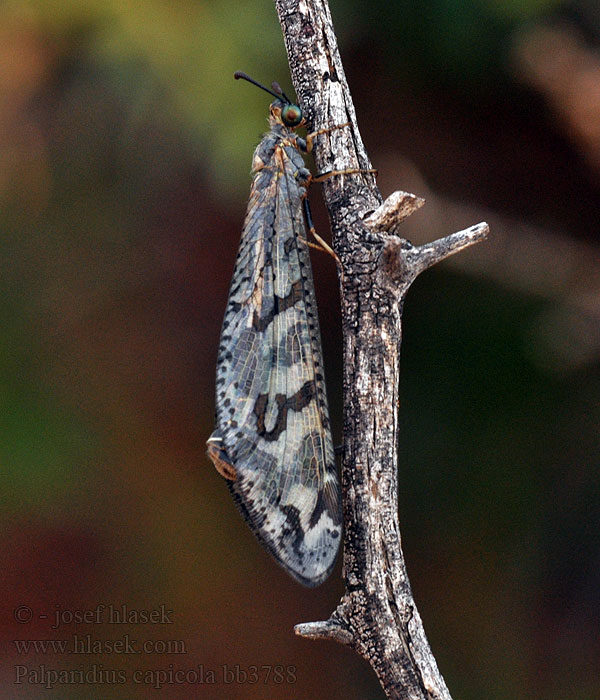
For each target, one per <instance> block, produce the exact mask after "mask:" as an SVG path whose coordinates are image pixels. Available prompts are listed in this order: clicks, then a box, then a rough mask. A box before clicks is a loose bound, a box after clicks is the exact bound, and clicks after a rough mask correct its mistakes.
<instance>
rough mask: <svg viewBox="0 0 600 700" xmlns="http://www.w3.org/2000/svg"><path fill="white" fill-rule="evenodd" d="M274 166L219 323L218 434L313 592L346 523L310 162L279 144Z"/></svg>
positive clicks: (260, 185)
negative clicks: (308, 225) (321, 315)
mask: <svg viewBox="0 0 600 700" xmlns="http://www.w3.org/2000/svg"><path fill="white" fill-rule="evenodd" d="M259 148H260V147H259ZM266 165H267V167H266V168H264V169H262V170H260V171H259V172H258V174H257V175H256V176H255V180H254V183H253V187H252V192H251V197H250V201H249V205H248V212H247V215H246V220H245V223H244V229H243V233H242V240H241V243H240V250H239V254H238V259H237V261H236V268H235V273H234V277H233V280H232V286H231V291H230V297H229V302H228V306H227V311H226V315H225V321H224V324H223V334H222V338H221V347H220V351H219V363H218V370H217V429H216V430H215V433H214V434H213V436H214V437H216V438H218V439H221V440H222V443H221V448H222V452H221V454H222V455H223V456H224V457H225V459H226V461H227V462H229V463H230V464H231V465H232V466H233V467H234V469H235V474H236V479H235V481H230V482H228V483H229V486H230V489H231V491H232V493H233V495H234V498H235V499H236V501H237V503H238V506H239V507H240V509H241V511H242V513H243V514H244V516H245V518H246V519H247V521H248V523H249V525H250V526H251V528H252V529H253V530H254V532H255V534H256V535H257V536H258V537H259V539H261V540H262V541H263V543H264V544H265V546H266V547H267V548H268V549H269V550H270V551H271V552H272V554H273V555H274V556H275V557H276V558H277V559H278V561H279V562H280V563H281V564H282V565H283V566H284V567H285V568H286V569H287V570H288V571H289V572H290V573H291V574H292V575H293V576H294V577H295V578H297V579H298V580H300V581H301V582H303V583H305V584H307V585H316V584H317V583H320V582H321V581H322V580H324V579H325V578H326V577H327V575H328V574H329V572H330V570H331V567H332V566H333V563H334V561H335V555H336V552H337V549H338V545H339V539H340V514H339V498H338V485H337V476H336V472H335V465H334V456H333V445H332V441H331V432H330V427H329V416H328V411H327V400H326V395H325V384H324V375H323V366H322V358H321V342H320V335H319V328H318V320H317V316H316V303H315V298H314V289H313V282H312V274H311V268H310V260H309V256H308V250H307V245H306V233H305V225H304V218H303V213H302V203H301V198H302V196H303V194H304V188H303V187H301V186H300V185H299V183H298V181H297V179H296V173H297V172H298V169H299V168H301V167H303V166H304V163H303V160H302V158H301V156H300V154H299V153H298V152H297V151H296V150H295V149H294V148H293V147H291V146H288V147H287V148H284V147H282V146H277V147H276V148H275V149H274V152H273V155H272V158H271V160H270V161H269V162H268V163H267V164H266Z"/></svg>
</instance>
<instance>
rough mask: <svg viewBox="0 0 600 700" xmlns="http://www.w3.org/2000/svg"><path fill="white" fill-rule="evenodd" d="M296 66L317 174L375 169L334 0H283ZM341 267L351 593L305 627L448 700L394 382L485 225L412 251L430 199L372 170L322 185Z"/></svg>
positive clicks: (422, 694) (407, 686)
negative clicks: (406, 550) (409, 316)
mask: <svg viewBox="0 0 600 700" xmlns="http://www.w3.org/2000/svg"><path fill="white" fill-rule="evenodd" d="M275 5H276V7H277V12H278V14H279V19H280V22H281V25H282V28H283V33H284V37H285V42H286V47H287V51H288V58H289V63H290V69H291V74H292V79H293V82H294V86H295V88H296V93H297V95H298V99H299V102H300V106H301V107H302V110H303V112H304V114H305V116H306V117H307V119H308V122H309V131H312V130H317V129H321V128H325V127H331V126H334V125H340V124H344V123H346V122H349V123H350V126H349V127H346V128H342V129H336V130H335V131H332V132H329V133H326V134H323V135H321V136H319V137H317V139H316V142H315V149H314V155H315V162H316V166H317V169H318V171H319V172H320V173H325V172H328V171H331V170H335V171H340V170H348V169H355V168H361V169H369V168H371V167H372V166H371V164H370V162H369V159H368V157H367V154H366V152H365V149H364V146H363V143H362V140H361V138H360V134H359V132H358V127H357V124H356V115H355V113H354V106H353V104H352V100H351V97H350V92H349V90H348V86H347V83H346V78H345V75H344V71H343V68H342V64H341V59H340V56H339V52H338V49H337V43H336V39H335V35H334V32H333V27H332V23H331V17H330V13H329V7H328V5H327V2H326V0H275ZM324 198H325V202H326V205H327V207H328V210H329V215H330V219H331V226H332V233H333V243H334V248H335V251H336V252H337V254H338V256H339V258H340V261H341V265H342V270H343V274H342V275H341V294H342V326H343V333H344V445H343V459H342V489H343V503H344V528H345V534H344V582H345V593H344V595H343V597H342V600H341V601H340V603H339V605H338V607H337V609H336V610H335V611H334V612H333V613H332V615H331V617H330V619H329V620H327V621H324V622H310V623H305V624H301V625H297V626H296V632H297V634H299V635H301V636H305V637H311V638H326V639H333V640H336V641H338V642H341V643H343V644H347V645H349V646H351V647H352V648H354V649H355V650H356V651H357V652H358V653H359V654H361V655H362V656H363V657H364V658H365V659H367V661H369V663H370V664H371V666H372V667H373V669H374V670H375V672H376V673H377V675H378V677H379V680H380V682H381V685H382V687H383V688H384V690H385V692H386V694H387V695H388V697H389V698H402V699H408V698H410V699H411V700H416V699H417V698H418V699H420V700H421V699H428V700H433V699H436V700H437V699H444V700H451V698H450V693H449V692H448V689H447V687H446V684H445V683H444V680H443V678H442V676H441V674H440V672H439V671H438V668H437V664H436V662H435V659H434V657H433V654H432V653H431V649H430V647H429V644H428V642H427V639H426V637H425V632H424V630H423V625H422V623H421V618H420V616H419V613H418V611H417V608H416V606H415V603H414V601H413V597H412V592H411V588H410V584H409V581H408V576H407V573H406V567H405V563H404V557H403V554H402V548H401V540H400V529H399V526H398V499H397V490H398V483H397V450H396V446H397V442H398V414H397V408H398V378H399V353H400V340H401V317H402V304H403V300H404V296H405V294H406V291H407V289H408V287H409V286H410V284H411V283H412V281H413V280H414V279H415V278H416V276H417V275H418V274H419V273H420V272H422V271H423V270H424V269H426V268H427V267H429V266H431V265H433V264H434V263H436V262H438V261H439V260H442V259H443V258H444V257H447V256H448V255H451V254H452V253H454V252H457V251H458V250H461V249H462V248H465V247H466V246H468V245H471V244H472V243H474V242H476V241H479V240H481V239H483V238H485V236H486V234H487V230H488V227H487V224H485V223H482V224H478V225H477V226H473V227H471V228H470V229H467V230H466V231H461V232H459V233H455V234H452V235H450V236H447V237H446V238H443V239H440V240H439V241H436V242H434V243H431V244H429V245H425V246H419V247H415V246H413V245H411V244H410V243H409V242H408V241H405V240H403V239H402V238H399V237H398V236H397V235H396V234H397V227H398V224H399V223H400V222H401V221H402V219H404V218H406V217H407V216H409V215H410V214H411V213H412V212H413V211H414V210H415V209H417V208H418V207H419V206H421V205H422V204H423V200H421V199H419V198H417V197H415V196H414V195H411V194H408V193H405V192H396V193H394V194H393V195H392V196H391V197H389V198H388V199H387V200H386V202H385V203H383V204H382V198H381V195H380V193H379V191H378V189H377V186H376V184H375V178H374V176H373V175H372V174H369V173H360V174H349V175H343V176H335V177H331V178H329V179H328V180H326V181H325V183H324Z"/></svg>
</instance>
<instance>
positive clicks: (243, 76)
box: [233, 70, 292, 104]
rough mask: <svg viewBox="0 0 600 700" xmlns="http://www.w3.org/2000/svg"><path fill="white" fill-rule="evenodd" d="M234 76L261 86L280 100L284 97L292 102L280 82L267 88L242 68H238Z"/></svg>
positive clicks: (289, 102)
mask: <svg viewBox="0 0 600 700" xmlns="http://www.w3.org/2000/svg"><path fill="white" fill-rule="evenodd" d="M233 77H234V78H235V79H236V80H247V81H248V82H249V83H252V84H253V85H256V87H259V88H260V89H261V90H264V91H265V92H268V93H269V95H273V97H276V98H277V99H278V100H279V99H281V98H282V97H283V99H284V100H285V101H286V102H287V103H288V104H292V102H291V100H290V99H289V98H288V97H287V96H286V95H285V93H284V92H283V90H282V89H281V88H280V87H279V83H273V85H272V88H273V89H272V90H269V88H266V87H265V86H264V85H261V84H260V83H259V82H258V81H256V80H254V78H251V77H250V76H249V75H247V74H246V73H244V72H243V71H241V70H236V72H235V73H234V74H233Z"/></svg>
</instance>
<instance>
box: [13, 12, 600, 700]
mask: <svg viewBox="0 0 600 700" xmlns="http://www.w3.org/2000/svg"><path fill="white" fill-rule="evenodd" d="M500 6H501V7H500ZM332 13H333V17H334V21H335V23H336V28H337V31H338V37H339V40H340V44H341V50H342V55H343V59H344V62H345V68H346V72H347V76H348V79H349V83H350V87H351V89H352V91H353V97H354V101H355V105H356V109H357V112H358V117H359V124H360V128H361V132H362V136H363V138H364V140H365V142H366V144H367V148H368V150H369V154H370V156H371V159H372V161H373V163H374V165H375V167H377V168H378V169H379V174H380V175H379V184H380V187H381V189H382V191H383V194H384V195H385V194H389V193H390V192H391V191H392V190H394V189H406V190H411V191H413V192H415V193H416V194H418V195H421V196H424V197H426V199H427V205H426V207H425V208H424V209H423V210H421V211H420V212H418V213H417V214H415V215H414V216H413V217H411V219H410V220H408V221H407V222H406V225H405V230H404V233H405V235H406V237H407V238H409V239H411V240H412V241H413V242H415V243H421V242H424V241H426V240H431V239H433V238H436V237H439V236H441V235H444V234H447V233H450V232H452V231H455V230H458V229H460V228H464V227H466V226H469V225H471V224H473V223H476V222H477V221H479V220H482V219H486V220H488V221H489V222H490V224H491V231H492V233H491V237H490V240H489V242H487V243H485V244H482V245H479V246H476V247H475V248H473V249H471V250H469V251H467V252H466V253H464V254H462V255H460V256H458V257H456V258H453V259H452V260H450V261H448V262H447V263H444V264H442V265H440V266H439V269H435V270H432V271H430V272H428V273H427V274H426V275H424V276H423V277H422V278H420V279H419V280H418V281H417V282H416V283H415V285H414V288H413V289H412V290H411V292H410V293H409V296H408V298H407V301H406V304H405V324H404V340H403V348H402V354H403V362H402V386H401V408H400V410H401V426H402V430H401V441H400V445H399V451H400V461H401V473H400V503H401V512H400V518H401V525H402V529H403V536H404V547H405V551H406V557H407V562H408V569H409V574H410V577H411V581H412V585H413V589H414V593H415V597H416V600H417V603H418V605H419V608H420V611H421V614H422V617H423V619H424V623H425V627H426V630H427V633H428V636H429V639H430V642H431V644H432V647H433V650H434V653H435V654H436V656H437V659H438V663H439V665H440V668H441V671H442V673H443V674H444V676H445V678H446V681H447V683H448V686H449V688H450V690H451V692H452V694H453V696H454V697H456V698H463V699H465V700H471V699H472V700H475V699H479V698H482V697H484V698H486V699H487V700H509V699H510V700H525V699H526V698H527V699H529V698H535V699H536V700H557V699H559V698H561V699H562V698H564V699H565V700H596V699H597V698H598V697H600V635H599V629H600V536H599V532H600V473H599V466H600V463H599V462H600V460H599V454H600V451H599V447H600V446H599V441H598V427H599V424H600V421H599V419H600V362H599V360H600V303H599V302H600V274H599V267H598V262H599V257H600V240H599V233H600V216H599V215H600V199H599V195H600V10H599V9H598V5H597V3H596V2H594V0H575V1H573V2H562V1H561V0H512V1H511V2H506V3H493V2H485V0H462V1H459V0H423V1H422V2H419V3H416V2H406V1H404V0H402V1H401V0H397V1H396V2H389V0H369V1H367V0H355V1H354V2H350V1H349V0H332ZM238 69H240V70H245V71H247V72H248V73H250V74H251V75H253V76H255V77H256V78H257V79H259V80H261V81H263V82H265V83H269V82H270V81H271V80H274V79H276V80H279V81H280V82H281V84H282V86H283V88H284V90H286V91H290V92H291V86H290V83H289V77H288V69H287V65H286V60H285V51H284V48H283V40H282V37H281V32H280V29H279V26H278V23H277V19H276V15H275V11H274V8H273V6H272V4H271V3H270V2H258V0H246V1H245V2H241V3H230V2H228V1H227V0H212V1H209V0H204V1H200V0H178V1H177V2H175V3H173V2H166V1H165V0H140V2H138V3H133V2H124V1H123V0H102V2H100V0H87V1H86V2H85V3H81V2H75V1H74V0H31V1H30V2H27V1H26V0H12V1H5V2H3V3H2V4H1V5H0V240H1V248H0V251H1V255H2V275H1V277H0V318H1V330H2V333H1V334H0V378H1V381H2V393H1V395H0V398H1V400H2V410H1V412H0V430H1V435H2V440H1V441H0V449H1V455H2V475H3V481H4V484H3V488H2V494H3V498H2V503H3V507H2V515H3V523H2V532H3V538H2V547H1V552H2V558H1V562H0V563H1V570H2V572H3V575H2V583H1V589H0V591H1V596H2V599H3V606H2V608H3V614H2V644H3V658H4V660H5V663H4V664H3V666H2V676H1V677H0V684H1V690H0V695H1V696H2V697H5V698H10V699H12V698H30V699H36V700H37V699H38V698H40V699H41V698H44V699H46V698H51V699H57V700H58V699H60V700H73V699H77V700H88V699H89V698H102V699H105V698H107V699H112V698H115V699H121V698H123V699H127V700H136V699H138V698H140V699H146V698H154V697H160V698H167V699H168V700H170V699H176V698H188V699H189V698H208V699H210V700H212V699H214V700H238V699H239V700H242V699H243V700H246V699H258V698H260V699H261V700H262V699H264V700H309V699H313V698H317V697H328V698H336V699H337V698H339V699H340V700H341V699H342V698H343V699H344V700H359V699H360V700H364V698H370V699H373V700H375V699H376V698H377V699H381V698H383V693H382V691H381V690H380V688H379V685H378V683H377V680H376V678H375V677H374V675H373V674H372V672H371V671H370V669H369V668H368V667H367V665H366V664H365V663H364V662H362V660H361V659H359V657H357V656H356V655H355V654H353V653H352V652H350V651H349V650H347V649H344V648H342V647H340V646H337V645H334V644H332V643H327V642H313V643H311V642H308V641H306V640H302V639H299V638H296V637H295V636H294V635H293V632H292V627H293V625H294V624H295V623H297V622H302V621H309V620H315V619H322V618H324V616H327V615H328V614H329V613H330V612H331V611H332V609H333V607H334V606H335V604H336V602H337V600H338V599H339V596H340V594H341V591H342V588H341V580H340V572H339V565H338V569H337V570H336V572H335V574H334V575H333V576H332V578H331V579H330V580H329V581H328V582H327V583H326V584H324V585H323V586H321V587H320V588H318V589H316V590H313V591H310V590H305V589H303V588H302V587H301V586H299V585H298V584H296V583H294V582H293V581H292V580H291V579H289V578H288V577H287V576H286V574H285V573H284V572H283V571H282V570H280V569H279V568H278V567H277V566H276V565H275V564H274V563H273V562H272V561H271V559H270V558H269V557H268V556H267V555H266V554H264V553H263V551H262V549H261V548H260V547H259V545H258V544H257V543H256V541H255V540H254V538H253V536H252V535H251V533H250V532H249V530H248V529H247V528H246V526H245V524H244V523H243V521H242V519H241V518H240V517H239V515H238V514H237V512H236V511H235V508H234V506H233V503H232V502H231V499H230V497H229V494H228V492H227V489H226V487H225V485H224V484H223V482H222V480H221V478H220V477H219V476H218V475H217V473H216V472H215V470H214V469H213V467H212V466H211V465H210V463H209V462H208V461H207V459H206V457H205V453H204V452H205V447H204V442H205V440H206V438H207V436H208V435H209V434H210V432H211V429H212V412H213V390H214V366H215V359H216V350H217V345H218V335H219V330H220V324H221V320H222V315H223V311H224V308H225V303H226V297H227V290H228V285H229V279H230V275H231V270H232V266H233V261H234V258H235V253H236V247H237V242H238V239H239V233H240V228H241V224H242V221H243V216H244V206H245V201H246V198H247V195H248V190H249V185H250V178H249V168H250V160H251V153H252V149H253V147H254V146H255V144H256V143H257V141H258V139H259V136H260V134H261V132H262V131H264V129H265V128H266V115H267V109H268V102H269V99H268V97H267V96H266V95H264V94H263V93H261V92H260V91H259V90H255V89H251V88H250V87H249V86H248V85H242V84H240V83H235V82H234V81H233V79H232V73H233V71H234V70H238ZM311 196H312V198H313V200H314V202H313V208H314V209H315V210H316V217H315V218H316V219H317V225H318V228H319V230H320V231H321V233H324V234H325V236H327V233H326V232H327V221H326V217H325V216H324V214H323V211H322V209H320V207H319V198H320V195H319V193H318V191H317V188H315V192H313V193H312V195H311ZM313 260H314V268H315V279H316V285H317V291H318V296H319V298H320V300H321V302H320V306H319V309H320V317H321V324H322V331H323V344H324V352H325V358H326V365H327V367H326V369H327V378H328V387H329V396H330V404H331V411H332V416H333V421H334V432H335V441H336V442H339V439H340V418H341V408H340V406H341V393H340V390H341V350H340V348H341V337H340V327H339V325H340V324H339V310H338V303H337V301H335V302H334V301H332V300H336V299H337V297H336V294H337V292H336V289H337V282H336V276H335V269H334V265H333V264H332V263H331V260H329V259H328V258H327V256H321V255H316V256H314V259H313ZM99 605H104V606H107V607H106V608H105V609H102V608H100V609H99V608H98V607H97V606H99ZM109 605H113V606H116V609H117V610H118V611H120V612H121V613H122V612H123V608H122V606H123V605H125V606H126V608H127V609H128V610H130V611H140V610H157V609H158V610H160V606H161V605H162V606H165V608H164V609H165V610H166V611H172V613H169V614H168V615H167V617H166V618H165V617H163V618H162V621H161V622H157V623H154V624H152V623H150V622H143V621H139V620H138V624H135V621H134V620H132V619H130V620H129V621H128V622H126V623H125V624H120V625H116V624H110V620H109V610H108V606H109ZM85 610H89V611H96V610H100V612H99V613H95V614H96V615H98V617H94V619H93V620H92V619H91V618H88V619H87V620H80V621H79V622H78V621H77V616H76V615H75V614H74V613H75V611H85ZM57 614H58V618H57V617H56V615H57ZM91 614H92V613H90V615H91ZM44 615H46V616H47V617H43V616H44ZM57 621H58V622H60V624H58V625H57V624H56V622H57ZM169 622H170V623H169ZM53 626H54V627H55V629H52V627H53ZM74 635H77V639H78V640H79V641H80V642H81V644H83V645H84V646H83V647H81V646H80V647H79V649H80V650H81V651H83V652H86V649H87V651H89V653H87V652H86V653H78V654H73V653H67V652H68V651H69V650H70V651H73V647H74V644H75V643H76V641H75V639H74ZM88 635H89V636H88ZM15 640H21V641H22V642H28V641H31V640H33V641H36V642H39V641H40V640H42V641H43V640H53V641H58V642H60V641H61V640H62V641H65V640H66V643H67V644H68V646H67V648H66V650H61V648H60V646H58V647H57V646H55V647H54V648H53V647H52V646H49V647H48V646H47V647H45V648H44V646H43V645H40V644H39V643H38V644H37V648H36V645H35V644H30V645H29V646H27V644H25V646H24V645H23V644H15ZM126 640H129V643H130V647H127V645H126V644H125V641H126ZM132 640H135V643H133V642H132ZM115 642H117V646H116V647H114V646H111V645H110V644H109V643H112V644H114V643H115ZM118 642H121V644H122V647H123V648H119V645H118ZM86 643H87V644H88V646H87V647H86V646H85V644H86ZM95 643H101V645H102V646H101V647H98V646H94V644H95ZM143 644H146V646H145V647H142V645H143ZM132 648H133V649H134V650H135V652H139V653H121V652H124V651H131V649H132ZM224 667H225V668H224ZM252 667H255V670H256V675H253V669H252ZM64 671H71V672H72V673H71V675H70V676H64V675H63V677H62V680H60V678H59V672H64ZM177 671H183V672H184V674H183V675H182V674H179V675H176V672H177ZM227 671H230V672H232V673H233V675H232V674H231V673H229V675H228V673H227ZM50 672H54V673H55V674H56V676H53V675H52V673H50ZM113 672H114V673H113ZM146 672H148V673H146ZM185 672H189V674H188V675H187V676H185ZM243 672H246V673H247V676H246V677H244V675H243ZM77 673H79V675H77ZM111 673H112V675H111ZM211 673H212V675H211ZM85 674H87V675H85ZM103 674H105V675H103ZM136 674H137V675H136ZM53 678H54V681H53ZM211 678H212V679H214V681H215V682H214V683H211V682H210V680H211ZM252 681H258V682H252ZM158 686H160V687H158Z"/></svg>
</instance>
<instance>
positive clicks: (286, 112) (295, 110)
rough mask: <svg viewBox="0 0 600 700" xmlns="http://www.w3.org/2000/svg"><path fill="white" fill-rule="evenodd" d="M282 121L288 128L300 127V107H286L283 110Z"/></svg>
mask: <svg viewBox="0 0 600 700" xmlns="http://www.w3.org/2000/svg"><path fill="white" fill-rule="evenodd" d="M281 120H282V121H283V123H284V124H285V125H286V126H298V124H300V122H301V121H302V110H301V109H300V107H298V105H286V106H285V107H284V108H283V109H282V110H281Z"/></svg>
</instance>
